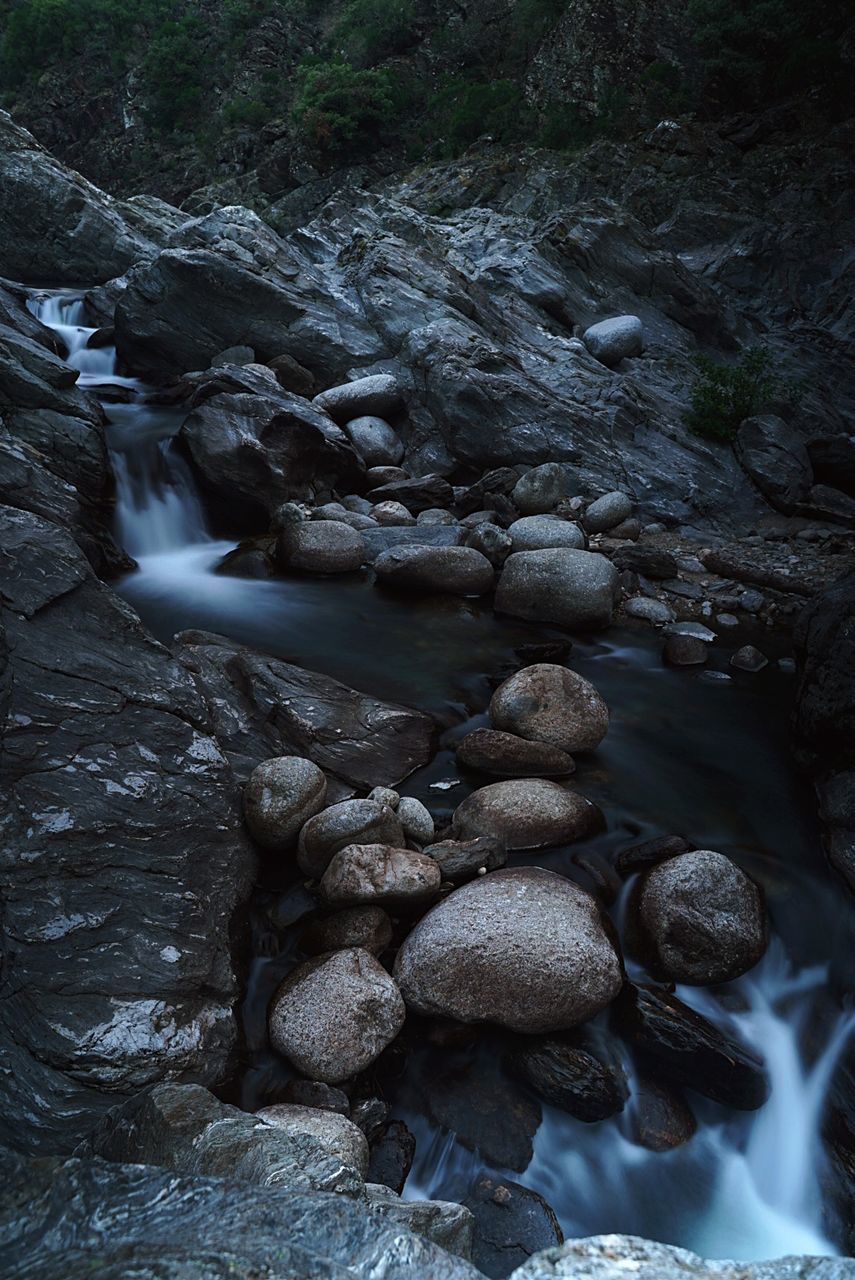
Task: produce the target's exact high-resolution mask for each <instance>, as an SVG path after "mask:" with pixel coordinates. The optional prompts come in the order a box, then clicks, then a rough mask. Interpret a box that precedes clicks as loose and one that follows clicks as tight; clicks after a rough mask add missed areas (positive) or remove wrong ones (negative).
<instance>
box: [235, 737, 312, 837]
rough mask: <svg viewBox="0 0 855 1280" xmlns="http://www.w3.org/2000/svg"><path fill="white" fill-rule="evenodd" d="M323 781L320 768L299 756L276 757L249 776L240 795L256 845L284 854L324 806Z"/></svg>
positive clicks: (244, 813) (265, 762)
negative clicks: (302, 829)
mask: <svg viewBox="0 0 855 1280" xmlns="http://www.w3.org/2000/svg"><path fill="white" fill-rule="evenodd" d="M326 794H327V780H326V776H325V775H324V772H323V770H322V769H319V768H318V766H317V765H316V764H312V761H311V760H305V759H303V758H302V757H301V756H276V757H274V758H273V759H272V760H265V761H264V763H263V764H260V765H258V767H257V768H255V769H253V771H252V773H251V774H250V778H249V782H248V783H247V784H246V786H245V787H244V792H243V815H244V818H245V820H246V825H247V827H248V828H249V833H250V835H251V836H252V838H253V840H254V841H255V843H256V844H257V845H260V846H261V848H262V849H267V850H269V851H270V852H271V853H285V852H287V851H288V849H290V847H291V846H292V844H293V843H294V842H295V841H296V839H297V836H298V834H299V832H300V828H301V827H302V826H303V825H304V824H305V823H306V822H307V821H308V820H309V818H311V817H312V816H313V815H314V814H316V813H318V812H319V811H320V810H321V809H323V807H324V801H325V799H326Z"/></svg>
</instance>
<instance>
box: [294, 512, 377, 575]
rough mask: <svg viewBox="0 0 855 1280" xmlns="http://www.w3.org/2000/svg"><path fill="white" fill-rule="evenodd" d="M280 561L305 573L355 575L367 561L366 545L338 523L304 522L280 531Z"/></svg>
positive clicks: (323, 521)
mask: <svg viewBox="0 0 855 1280" xmlns="http://www.w3.org/2000/svg"><path fill="white" fill-rule="evenodd" d="M276 561H277V563H278V564H279V566H280V567H281V568H283V569H298V570H300V571H301V572H303V573H352V572H353V570H354V569H358V568H359V567H360V565H362V564H363V563H364V561H365V543H364V542H363V541H362V538H361V537H360V535H359V533H358V532H357V530H356V529H351V527H350V525H348V524H343V523H341V522H340V521H338V520H303V521H299V522H298V523H295V524H287V525H285V526H284V528H282V529H281V530H280V532H279V536H278V537H277V539H276Z"/></svg>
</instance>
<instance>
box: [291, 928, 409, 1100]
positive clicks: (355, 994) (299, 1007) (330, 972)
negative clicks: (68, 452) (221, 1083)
mask: <svg viewBox="0 0 855 1280" xmlns="http://www.w3.org/2000/svg"><path fill="white" fill-rule="evenodd" d="M404 1016H405V1011H404V1002H403V1000H402V999H401V995H400V992H399V991H398V988H397V986H396V985H395V983H394V982H393V981H392V979H391V978H390V977H389V975H388V973H387V972H386V970H385V969H384V968H382V966H381V965H379V964H378V963H377V961H376V960H375V959H374V957H373V956H372V955H370V954H369V952H367V951H363V950H360V949H359V948H358V947H354V948H351V949H348V950H345V951H334V952H332V953H331V954H330V955H325V956H319V957H318V958H317V959H315V960H308V961H307V962H306V963H305V964H301V965H298V967H297V968H296V969H294V970H293V972H292V973H289V974H288V976H287V978H285V979H284V981H283V982H282V983H280V985H279V987H278V988H277V990H276V994H275V995H274V997H273V1000H272V1002H271V1005H270V1012H269V1015H268V1027H269V1030H270V1043H271V1044H272V1045H273V1048H274V1049H276V1050H277V1052H278V1053H281V1054H283V1055H284V1056H285V1057H286V1058H288V1059H289V1060H290V1061H291V1062H292V1063H293V1064H294V1066H295V1067H296V1068H297V1070H298V1071H302V1072H303V1074H304V1075H307V1076H310V1077H311V1078H312V1079H313V1080H322V1081H323V1082H324V1083H326V1084H338V1083H339V1082H340V1081H342V1080H348V1079H350V1077H351V1076H355V1075H357V1074H358V1073H359V1072H360V1071H364V1070H365V1068H366V1067H367V1066H369V1065H370V1064H371V1063H372V1062H373V1061H374V1060H375V1058H378V1057H379V1056H380V1054H381V1053H382V1052H383V1050H384V1049H385V1048H386V1045H387V1044H391V1042H392V1041H393V1040H394V1039H395V1036H396V1035H397V1034H398V1032H399V1031H400V1030H401V1027H402V1026H403V1025H404Z"/></svg>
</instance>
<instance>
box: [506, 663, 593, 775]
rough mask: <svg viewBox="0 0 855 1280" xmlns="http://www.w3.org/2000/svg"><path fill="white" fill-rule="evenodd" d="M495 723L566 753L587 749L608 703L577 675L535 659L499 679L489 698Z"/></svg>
mask: <svg viewBox="0 0 855 1280" xmlns="http://www.w3.org/2000/svg"><path fill="white" fill-rule="evenodd" d="M490 718H491V719H492V722H493V724H494V725H495V727H496V728H497V729H504V730H506V731H507V732H509V733H515V734H518V735H519V736H520V737H521V738H530V739H532V740H533V741H534V742H544V743H548V744H549V746H552V747H557V748H558V749H559V750H560V751H564V752H567V753H572V752H577V751H593V750H594V749H595V748H596V747H598V746H599V744H600V743H601V742H602V740H603V738H604V737H605V736H606V732H607V730H608V727H609V709H608V707H607V706H606V704H605V702H604V701H603V699H602V698H601V697H600V695H599V693H598V692H597V690H596V689H595V688H594V686H593V685H592V684H591V683H590V681H588V680H586V679H585V678H584V677H583V676H580V675H577V673H576V672H575V671H570V670H569V669H568V668H567V667H562V666H558V665H556V664H554V663H551V662H538V663H535V664H534V666H531V667H524V668H523V669H522V671H518V672H516V674H515V675H512V676H511V677H510V679H508V680H506V681H505V682H504V684H502V685H500V686H499V688H498V689H497V690H496V692H495V693H494V694H493V697H492V699H491V701H490Z"/></svg>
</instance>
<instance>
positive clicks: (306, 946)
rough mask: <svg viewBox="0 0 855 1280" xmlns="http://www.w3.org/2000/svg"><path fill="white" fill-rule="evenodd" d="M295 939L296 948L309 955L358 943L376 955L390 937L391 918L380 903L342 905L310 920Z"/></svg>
mask: <svg viewBox="0 0 855 1280" xmlns="http://www.w3.org/2000/svg"><path fill="white" fill-rule="evenodd" d="M299 941H300V950H301V951H304V952H305V953H306V955H310V956H314V955H323V953H324V952H325V951H343V950H345V948H347V947H362V948H363V949H364V950H365V951H370V952H371V954H372V955H375V956H377V955H379V954H380V952H381V951H385V949H386V947H388V945H389V943H390V942H391V941H392V921H391V920H390V919H389V917H388V915H387V914H386V912H385V911H384V910H383V908H382V907H376V906H362V907H345V908H344V910H342V911H336V912H334V913H333V914H332V915H331V916H323V917H321V919H319V920H314V921H312V923H311V924H309V925H308V926H307V927H306V928H305V929H304V930H303V932H302V933H301V934H300V939H299Z"/></svg>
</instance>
